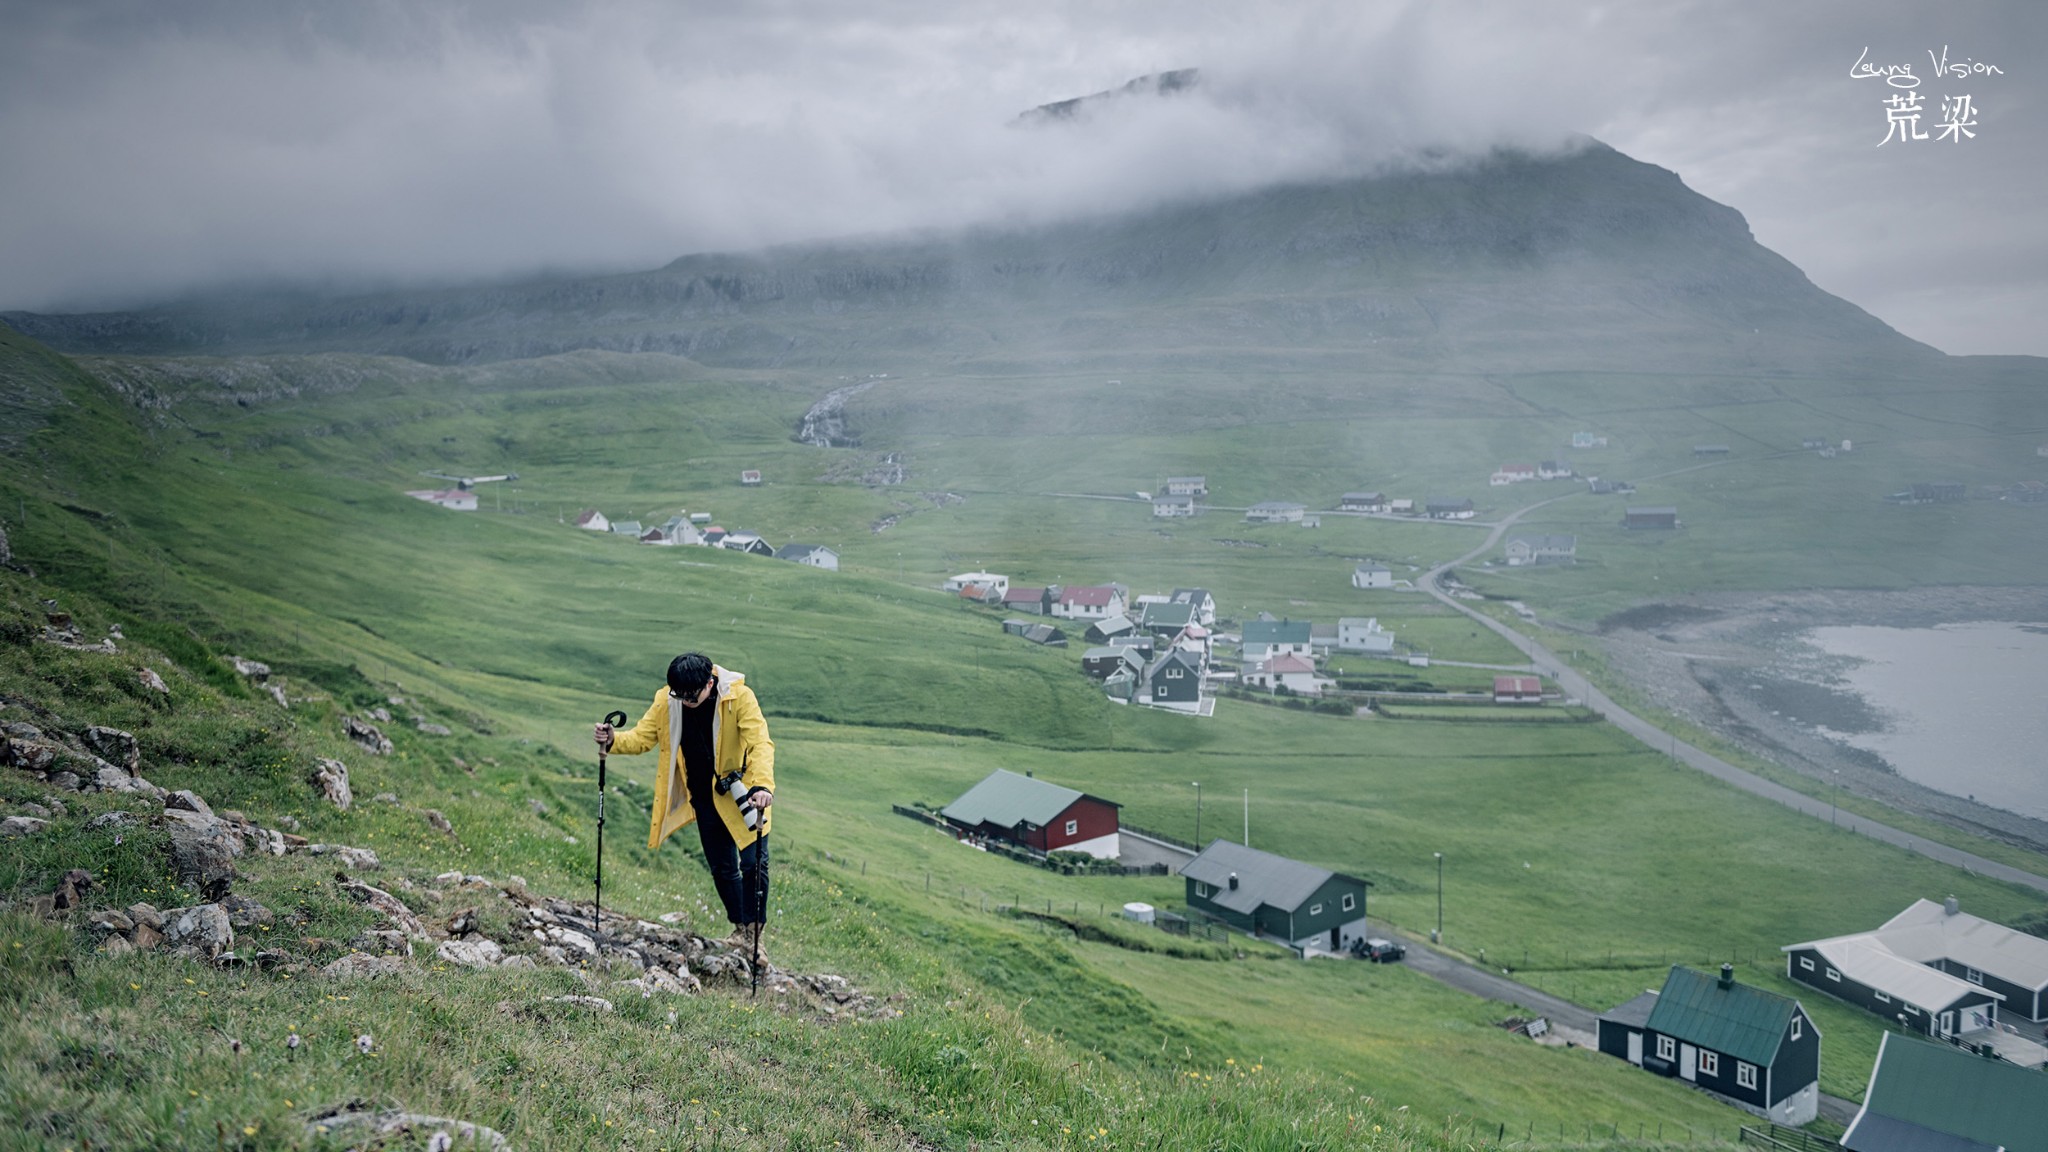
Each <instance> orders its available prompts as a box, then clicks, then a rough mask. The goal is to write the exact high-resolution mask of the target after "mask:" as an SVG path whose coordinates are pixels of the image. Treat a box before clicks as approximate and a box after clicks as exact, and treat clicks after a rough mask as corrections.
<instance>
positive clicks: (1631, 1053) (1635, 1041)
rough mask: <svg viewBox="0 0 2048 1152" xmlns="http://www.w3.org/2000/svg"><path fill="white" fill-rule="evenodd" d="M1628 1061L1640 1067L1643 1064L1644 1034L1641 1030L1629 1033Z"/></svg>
mask: <svg viewBox="0 0 2048 1152" xmlns="http://www.w3.org/2000/svg"><path fill="white" fill-rule="evenodd" d="M1628 1062H1629V1063H1631V1064H1633V1065H1635V1066H1636V1067H1638V1068H1641V1067H1642V1066H1643V1034H1642V1033H1641V1032H1631V1033H1629V1034H1628Z"/></svg>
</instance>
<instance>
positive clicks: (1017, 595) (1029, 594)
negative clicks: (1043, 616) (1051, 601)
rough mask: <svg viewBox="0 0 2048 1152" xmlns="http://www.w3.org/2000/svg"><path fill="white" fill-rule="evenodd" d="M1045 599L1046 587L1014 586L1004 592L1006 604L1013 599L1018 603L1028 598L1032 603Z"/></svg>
mask: <svg viewBox="0 0 2048 1152" xmlns="http://www.w3.org/2000/svg"><path fill="white" fill-rule="evenodd" d="M1043 599H1045V589H1043V588H1018V587H1015V586H1012V587H1011V588H1010V590H1009V591H1008V592H1005V593H1003V603H1005V604H1008V603H1010V602H1011V601H1013V600H1014V601H1017V602H1018V603H1023V602H1024V601H1027V600H1028V601H1030V602H1031V603H1034V604H1036V603H1037V602H1039V601H1040V600H1043Z"/></svg>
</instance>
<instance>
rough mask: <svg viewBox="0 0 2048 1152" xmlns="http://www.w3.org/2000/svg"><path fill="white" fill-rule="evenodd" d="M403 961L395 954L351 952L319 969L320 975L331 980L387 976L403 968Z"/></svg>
mask: <svg viewBox="0 0 2048 1152" xmlns="http://www.w3.org/2000/svg"><path fill="white" fill-rule="evenodd" d="M404 967H405V961H403V960H401V959H399V958H398V957H396V956H372V955H370V954H369V953H367V952H351V953H349V954H348V955H346V956H343V957H342V958H341V959H339V960H336V961H335V962H334V963H332V964H329V965H328V966H327V967H325V968H322V969H321V970H320V974H321V975H322V976H325V977H328V978H329V979H332V980H354V979H362V978H367V977H371V976H389V975H391V974H393V973H395V972H398V971H401V970H403V969H404Z"/></svg>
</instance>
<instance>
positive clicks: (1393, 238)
mask: <svg viewBox="0 0 2048 1152" xmlns="http://www.w3.org/2000/svg"><path fill="white" fill-rule="evenodd" d="M4 319H5V321H6V322H7V323H8V324H10V325H12V326H13V327H15V328H17V329H19V330H20V331H22V332H23V333H25V334H28V335H31V336H34V337H35V338H37V339H39V340H42V341H44V342H46V343H48V344H50V345H52V346H54V347H56V348H59V349H61V350H64V351H67V352H72V353H88V352H90V353H137V354H193V353H202V352H203V353H207V354H213V355H244V354H256V353H296V352H326V351H342V352H371V353H382V354H391V355H401V356H406V357H410V358H413V359H416V360H420V361H425V362H429V363H470V362H480V361H495V360H507V359H520V358H528V357H534V356H541V355H548V354H554V353H560V352H566V351H572V350H576V349H585V348H594V349H605V350H611V351H621V352H666V353H673V354H678V355H682V356H687V357H690V358H691V359H693V360H696V361H699V362H701V363H704V364H707V365H711V366H718V367H734V368H764V367H779V368H798V369H810V370H815V371H820V372H824V371H838V372H845V371H855V370H858V371H869V370H887V371H892V372H906V371H914V370H922V371H926V372H944V373H948V374H957V375H963V376H973V375H1014V374H1020V373H1023V374H1030V373H1045V372H1066V371H1087V372H1094V371H1097V370H1101V371H1106V372H1112V373H1121V374H1133V373H1142V372H1144V371H1147V370H1151V371H1179V370H1190V369H1192V370H1203V371H1225V372H1233V373H1240V374H1257V373H1264V372H1270V371H1290V372H1299V371H1304V370H1307V371H1335V372H1344V373H1356V372H1367V373H1372V372H1387V371H1395V372H1402V371H1430V372H1496V371H1516V372H1538V371H1598V372H1617V371H1619V372H1629V371H1640V372H1689V373H1700V374H1736V375H1775V374H1785V373H1791V374H1818V375H1829V376H1835V375H1840V374H1842V373H1843V372H1845V371H1848V370H1852V369H1853V370H1855V371H1857V372H1862V373H1874V374H1880V375H1886V376H1891V375H1896V374H1898V373H1901V372H1907V373H1910V372H1913V371H1916V370H1918V369H1920V368H1923V367H1925V366H1926V365H1928V364H1930V363H1933V362H1935V361H1937V360H1939V359H1940V357H1939V354H1938V353H1936V352H1935V351H1934V350H1933V349H1930V348H1928V347H1926V346H1924V345H1921V344H1918V343H1916V342H1914V341H1912V340H1909V339H1907V338H1906V337H1904V336H1902V335H1900V334H1899V333H1897V332H1896V331H1894V330H1892V329H1891V328H1889V327H1887V326H1886V325H1885V324H1884V323H1882V322H1881V321H1879V320H1877V319H1876V318H1874V317H1872V316H1870V315H1869V314H1868V313H1865V312H1863V311H1862V310H1861V309H1859V308H1857V307H1855V306H1854V305H1852V304H1849V303H1847V302H1846V301H1843V300H1841V299H1839V298H1837V297H1834V296H1831V295H1829V294H1827V293H1826V292H1823V291H1821V290H1820V289H1819V288H1817V287H1816V286H1814V284H1813V283H1812V282H1811V281H1809V280H1808V279H1807V278H1806V277H1805V275H1804V274H1802V273H1801V272H1800V271H1799V269H1798V268H1796V267H1794V266H1793V265H1792V264H1791V263H1790V262H1788V261H1786V260H1784V259H1783V258H1782V257H1780V256H1778V255H1777V254H1775V253H1773V252H1771V251H1769V250H1768V249H1766V248H1764V247H1763V246H1762V245H1760V244H1758V243H1757V242H1756V239H1755V237H1754V236H1752V235H1751V233H1750V231H1749V229H1748V226H1747V225H1746V224H1745V222H1744V221H1743V219H1742V216H1741V215H1740V214H1739V213H1738V212H1736V211H1734V210H1733V209H1731V208H1728V207H1726V206H1724V205H1721V204H1717V203H1715V202H1713V201H1711V200H1708V199H1707V198H1705V197H1703V196H1700V195H1699V194H1697V193H1695V192H1693V191H1691V190H1690V189H1688V188H1686V187H1685V185H1684V184H1683V183H1682V182H1681V181H1680V180H1679V178H1678V177H1677V176H1676V175H1675V174H1673V173H1671V172H1669V171H1666V170H1664V169H1661V168H1657V167H1655V166H1653V165H1649V164H1644V163H1641V162H1639V161H1636V160H1633V159H1630V158H1629V157H1627V156H1624V155H1622V154H1621V153H1619V152H1617V151H1615V150H1613V149H1611V148H1608V147H1606V146H1605V145H1601V144H1598V143H1596V142H1592V141H1586V142H1584V144H1583V146H1581V147H1579V148H1577V149H1575V150H1572V151H1569V152H1566V153H1562V154H1554V155H1531V154H1527V153H1519V152H1507V151H1502V152H1496V153H1494V154H1492V155H1489V156H1486V157H1483V158H1477V159H1464V160H1456V159H1451V158H1439V159H1438V160H1437V161H1435V162H1434V166H1433V167H1431V168H1430V169H1429V170H1410V171H1404V172H1398V173H1390V174H1386V175H1381V176H1376V177H1372V178H1361V179H1350V180H1335V181H1328V182H1322V183H1312V184H1295V185H1288V186H1283V187H1273V188H1267V189H1264V190H1259V191H1254V192H1249V193H1245V194H1242V195H1237V196H1232V197H1227V198H1221V199H1200V200H1197V199H1192V198H1191V199H1187V200H1184V201H1180V202H1174V203H1168V204H1165V205H1162V206H1158V207H1155V208H1152V209H1150V210H1147V211H1143V212H1138V213H1132V214H1127V215H1117V216H1104V217H1099V218H1094V219H1085V220H1076V221H1069V222H1065V223H1058V224H1048V225H1043V226H1031V227H1013V228H981V229H974V230H969V231H963V232H957V233H949V234H943V235H940V234H931V235H919V236H907V237H905V236H899V237H885V238H871V239H863V240H857V241H845V242H835V243H816V244H803V245H793V246H787V247H781V248H775V249H771V250H766V251H759V252H750V253H736V254H702V255H692V256H687V257H684V258H682V259H680V260H677V261H675V262H674V263H671V264H669V265H668V266H666V267H664V268H661V269H658V270H653V271H647V272H640V273H633V274H627V275H613V276H598V277H584V278H550V279H537V280H531V281H527V282H523V283H513V284H504V285H496V286H481V287H469V288H457V289H445V290H436V291H411V292H382V293H375V294H368V295H358V296H349V297H339V298H325V297H315V296H310V295H304V294H285V295H277V294H269V295H252V294H240V295H233V294H230V295H216V296H210V297H204V298H198V299H192V300H185V301H179V302H174V303H169V304H165V305H163V306H160V307H154V308H147V309H141V310H137V311H132V312H120V313H100V314H85V315H37V314H30V313H19V312H16V313H6V314H4Z"/></svg>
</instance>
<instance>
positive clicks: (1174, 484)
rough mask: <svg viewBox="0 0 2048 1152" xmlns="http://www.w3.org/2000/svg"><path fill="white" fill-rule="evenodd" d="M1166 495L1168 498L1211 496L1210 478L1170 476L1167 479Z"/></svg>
mask: <svg viewBox="0 0 2048 1152" xmlns="http://www.w3.org/2000/svg"><path fill="white" fill-rule="evenodd" d="M1166 494H1167V495H1168V496H1207V495H1208V494H1209V478H1208V477H1207V476H1168V477H1167V478H1166Z"/></svg>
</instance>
